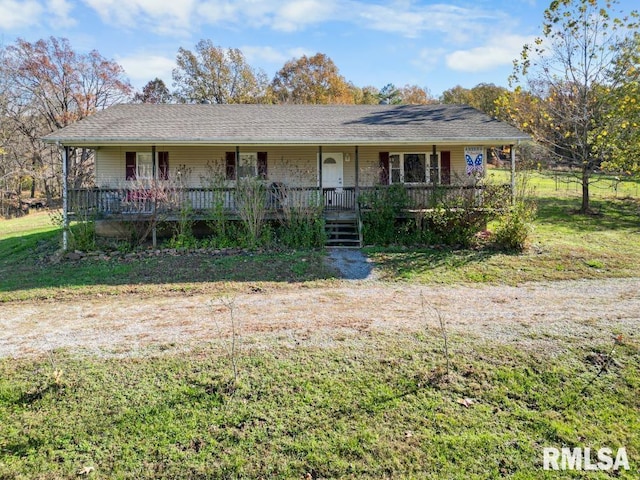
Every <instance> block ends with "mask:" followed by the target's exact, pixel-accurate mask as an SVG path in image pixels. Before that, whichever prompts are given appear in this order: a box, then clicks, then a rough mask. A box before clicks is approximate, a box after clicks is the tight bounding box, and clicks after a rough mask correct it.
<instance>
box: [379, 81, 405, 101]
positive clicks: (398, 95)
mask: <svg viewBox="0 0 640 480" xmlns="http://www.w3.org/2000/svg"><path fill="white" fill-rule="evenodd" d="M378 98H379V99H380V103H384V104H385V105H400V104H401V103H402V92H401V91H400V90H399V89H398V88H397V87H396V86H395V85H394V84H393V83H387V84H386V85H385V86H384V87H382V88H381V89H380V93H379V94H378Z"/></svg>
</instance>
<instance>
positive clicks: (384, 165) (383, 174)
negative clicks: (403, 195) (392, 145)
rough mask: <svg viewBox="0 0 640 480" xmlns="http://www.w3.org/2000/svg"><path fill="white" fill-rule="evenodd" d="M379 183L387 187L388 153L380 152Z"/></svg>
mask: <svg viewBox="0 0 640 480" xmlns="http://www.w3.org/2000/svg"><path fill="white" fill-rule="evenodd" d="M379 155H380V183H381V184H382V185H389V152H380V154H379Z"/></svg>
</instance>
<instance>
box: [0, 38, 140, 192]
mask: <svg viewBox="0 0 640 480" xmlns="http://www.w3.org/2000/svg"><path fill="white" fill-rule="evenodd" d="M0 82H1V83H2V85H1V89H0V90H2V91H3V92H4V94H5V98H6V104H5V111H4V115H3V119H4V121H6V122H10V123H11V124H12V127H11V128H10V130H11V131H12V138H11V139H10V140H9V141H10V143H11V148H12V151H13V155H14V156H15V157H16V158H18V157H20V158H23V159H24V158H26V159H30V160H31V166H32V172H31V173H32V174H33V176H34V179H39V180H40V181H41V182H42V183H43V187H44V189H45V192H46V193H47V196H51V195H52V193H53V192H52V191H51V189H52V187H54V186H55V185H54V182H55V181H58V180H59V178H60V175H59V174H60V165H61V159H60V157H59V154H58V151H57V149H52V147H48V146H46V145H44V144H43V143H42V141H41V140H40V139H41V137H43V136H44V135H47V134H49V133H51V132H53V131H55V130H57V129H59V128H62V127H64V126H67V125H69V124H70V123H72V122H75V121H77V120H80V119H82V118H85V117H87V116H89V115H91V114H93V113H95V112H96V111H98V110H102V109H104V108H106V107H108V106H110V105H112V104H114V103H120V102H123V101H125V100H127V99H128V97H129V95H130V93H131V86H130V84H129V82H128V81H127V80H126V79H125V78H124V70H123V69H122V67H121V66H120V65H118V64H117V63H115V62H113V61H110V60H107V59H105V58H104V57H102V55H100V54H99V53H98V52H97V51H95V50H94V51H91V52H89V53H87V54H79V53H77V52H76V51H74V50H73V48H72V47H71V45H70V43H69V41H68V40H67V39H65V38H56V37H50V38H48V39H43V40H39V41H37V42H35V43H30V42H27V41H26V40H22V39H18V40H16V42H15V43H14V44H12V45H9V46H7V47H6V48H3V49H1V50H0ZM22 163H24V162H22ZM91 165H92V157H91V153H90V151H89V150H86V149H79V150H73V151H72V152H71V156H70V176H71V177H72V179H74V180H75V182H76V184H80V183H82V182H83V181H84V180H85V179H86V178H87V175H88V174H89V173H90V168H91ZM58 183H59V182H58Z"/></svg>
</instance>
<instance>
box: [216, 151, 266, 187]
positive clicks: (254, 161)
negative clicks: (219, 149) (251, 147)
mask: <svg viewBox="0 0 640 480" xmlns="http://www.w3.org/2000/svg"><path fill="white" fill-rule="evenodd" d="M226 176H227V180H237V179H239V178H250V177H260V178H262V179H266V178H267V152H258V153H240V161H239V162H236V152H227V154H226Z"/></svg>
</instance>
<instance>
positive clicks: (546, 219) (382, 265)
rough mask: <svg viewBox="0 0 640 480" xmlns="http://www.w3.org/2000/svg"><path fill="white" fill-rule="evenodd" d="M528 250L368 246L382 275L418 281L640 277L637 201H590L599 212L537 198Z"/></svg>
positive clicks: (568, 200) (510, 281)
mask: <svg viewBox="0 0 640 480" xmlns="http://www.w3.org/2000/svg"><path fill="white" fill-rule="evenodd" d="M536 201H537V203H538V217H537V219H536V221H535V223H534V230H533V234H532V236H531V241H530V248H529V249H527V251H525V252H524V253H522V254H510V253H505V252H500V251H495V250H491V249H486V248H485V249H459V250H456V249H450V248H424V249H405V248H395V249H394V248H388V249H378V248H370V249H367V252H368V253H369V254H370V256H371V257H372V258H373V259H374V261H375V262H376V264H377V266H378V268H379V269H380V271H381V277H382V278H383V279H387V280H396V279H403V280H408V281H417V282H422V283H447V284H453V283H458V282H471V283H478V282H480V283H483V282H484V283H487V282H488V283H505V284H510V285H516V284H519V283H522V282H527V281H541V280H568V279H577V278H607V277H638V276H640V200H637V199H636V200H634V199H624V200H616V199H608V200H593V206H594V208H595V209H596V210H598V212H599V213H598V215H595V216H592V215H579V214H576V213H573V212H572V210H573V209H575V208H576V202H575V199H572V198H567V197H538V198H537V199H536Z"/></svg>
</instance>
